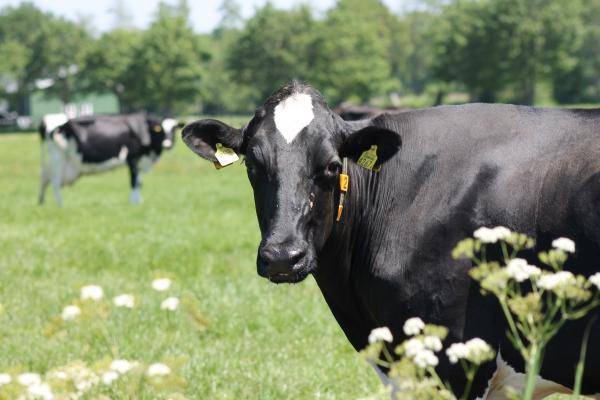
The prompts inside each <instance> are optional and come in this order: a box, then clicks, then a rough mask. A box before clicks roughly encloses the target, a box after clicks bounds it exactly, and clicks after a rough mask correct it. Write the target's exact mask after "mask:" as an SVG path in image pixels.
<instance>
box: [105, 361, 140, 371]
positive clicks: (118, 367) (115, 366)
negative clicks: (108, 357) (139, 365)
mask: <svg viewBox="0 0 600 400" xmlns="http://www.w3.org/2000/svg"><path fill="white" fill-rule="evenodd" d="M134 367H135V364H134V363H132V362H129V361H127V360H113V361H112V362H111V363H110V367H109V369H110V370H111V371H115V372H118V373H119V374H126V373H127V372H129V371H131V370H132V369H133V368H134Z"/></svg>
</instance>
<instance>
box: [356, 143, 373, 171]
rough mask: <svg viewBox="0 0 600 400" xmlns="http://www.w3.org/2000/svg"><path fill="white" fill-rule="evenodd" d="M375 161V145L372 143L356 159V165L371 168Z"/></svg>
mask: <svg viewBox="0 0 600 400" xmlns="http://www.w3.org/2000/svg"><path fill="white" fill-rule="evenodd" d="M376 162H377V145H375V144H374V145H372V146H371V148H370V149H369V150H367V151H364V152H363V153H362V154H361V155H360V158H359V159H358V165H360V166H361V167H363V168H366V169H370V170H373V171H374V169H373V167H374V166H375V163H376ZM375 172H377V171H375Z"/></svg>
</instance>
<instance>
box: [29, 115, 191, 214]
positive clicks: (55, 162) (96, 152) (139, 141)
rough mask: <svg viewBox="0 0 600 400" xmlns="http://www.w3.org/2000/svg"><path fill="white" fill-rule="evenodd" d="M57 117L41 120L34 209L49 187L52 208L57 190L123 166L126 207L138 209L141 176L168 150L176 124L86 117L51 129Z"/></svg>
mask: <svg viewBox="0 0 600 400" xmlns="http://www.w3.org/2000/svg"><path fill="white" fill-rule="evenodd" d="M58 120H60V118H58V117H57V116H53V118H45V119H44V121H43V122H42V126H41V127H40V134H41V135H42V144H43V149H42V154H43V157H42V171H41V185H40V195H39V203H40V204H42V203H43V202H44V195H45V192H46V188H47V186H48V184H52V188H53V190H54V195H55V198H56V202H57V204H59V205H62V196H61V194H60V188H61V187H62V186H65V185H70V184H72V183H73V182H74V181H75V180H76V179H77V178H78V177H80V176H82V175H87V174H95V173H99V172H103V171H107V170H110V169H113V168H116V167H118V166H121V165H124V164H127V166H128V167H129V172H130V177H131V195H130V200H131V202H132V203H140V202H141V200H142V198H141V194H140V189H141V185H142V174H143V173H145V172H148V171H149V170H150V168H151V167H152V165H153V164H154V163H155V162H156V161H157V160H158V158H159V156H160V154H161V153H162V151H163V149H170V148H172V147H173V144H174V141H175V130H176V129H177V128H178V127H179V128H181V127H182V126H183V124H182V123H178V122H177V121H176V120H174V119H171V118H167V119H163V120H161V119H158V118H155V117H150V116H147V115H145V114H131V115H116V116H86V117H79V118H73V119H70V120H68V121H67V122H65V123H63V124H62V125H58V126H52V125H56V121H58Z"/></svg>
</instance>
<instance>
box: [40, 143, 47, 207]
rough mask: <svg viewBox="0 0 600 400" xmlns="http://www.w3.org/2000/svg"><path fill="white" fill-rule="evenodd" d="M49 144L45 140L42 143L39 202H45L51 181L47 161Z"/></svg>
mask: <svg viewBox="0 0 600 400" xmlns="http://www.w3.org/2000/svg"><path fill="white" fill-rule="evenodd" d="M47 151H48V146H46V144H45V143H44V142H42V145H41V167H40V193H39V196H38V204H39V205H42V204H44V198H45V196H46V189H47V188H48V184H49V183H50V176H49V171H48V163H47V162H46V155H47V154H46V153H47Z"/></svg>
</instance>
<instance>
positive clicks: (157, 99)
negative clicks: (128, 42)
mask: <svg viewBox="0 0 600 400" xmlns="http://www.w3.org/2000/svg"><path fill="white" fill-rule="evenodd" d="M182 7H183V9H184V10H185V4H183V5H181V4H180V5H179V7H178V8H175V9H172V8H170V7H168V6H166V5H165V4H164V3H161V5H160V7H159V11H158V14H157V19H156V20H155V21H154V22H153V24H152V25H151V26H150V28H149V29H148V30H147V31H146V32H145V33H144V35H143V37H142V39H141V42H140V44H139V46H138V47H137V48H136V49H135V51H134V53H133V58H132V63H131V65H130V67H129V69H128V71H127V72H128V73H127V78H126V80H127V82H129V85H128V88H130V90H127V91H125V92H124V93H123V99H124V100H125V101H126V102H127V103H128V104H131V105H132V106H133V107H135V108H139V109H149V110H151V111H155V112H159V113H163V114H173V113H175V112H178V113H183V112H186V110H191V109H194V106H195V102H197V101H198V94H199V93H200V90H201V88H202V86H201V83H202V76H203V63H204V62H206V61H207V59H208V53H207V51H206V50H205V49H204V48H203V46H202V43H201V41H200V40H199V39H198V37H197V36H196V34H195V33H194V31H193V30H192V28H191V26H190V23H189V22H188V20H187V17H186V16H185V15H187V14H185V11H182V10H180V8H182Z"/></svg>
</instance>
